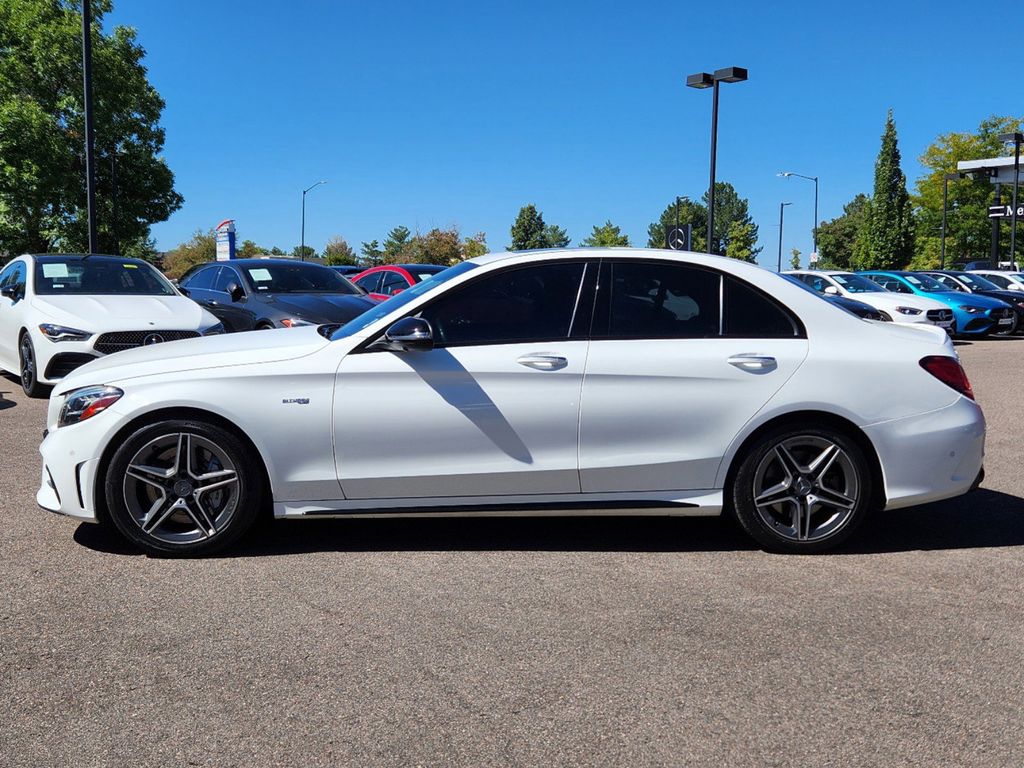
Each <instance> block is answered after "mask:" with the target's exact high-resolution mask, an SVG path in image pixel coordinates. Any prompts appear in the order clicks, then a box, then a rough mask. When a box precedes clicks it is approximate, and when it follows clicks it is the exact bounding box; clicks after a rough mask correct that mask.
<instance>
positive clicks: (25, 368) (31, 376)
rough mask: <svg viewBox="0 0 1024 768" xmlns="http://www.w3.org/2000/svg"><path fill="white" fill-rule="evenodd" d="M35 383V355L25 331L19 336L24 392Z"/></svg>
mask: <svg viewBox="0 0 1024 768" xmlns="http://www.w3.org/2000/svg"><path fill="white" fill-rule="evenodd" d="M35 383H36V355H35V350H33V349H32V339H30V338H29V337H28V334H27V333H26V334H25V335H23V336H22V337H21V386H22V387H23V388H24V389H25V391H26V392H28V391H29V390H31V389H32V387H33V386H34V385H35Z"/></svg>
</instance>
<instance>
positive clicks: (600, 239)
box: [580, 220, 629, 248]
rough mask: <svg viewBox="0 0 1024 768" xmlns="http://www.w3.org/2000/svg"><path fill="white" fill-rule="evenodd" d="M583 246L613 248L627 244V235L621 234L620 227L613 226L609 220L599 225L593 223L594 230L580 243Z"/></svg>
mask: <svg viewBox="0 0 1024 768" xmlns="http://www.w3.org/2000/svg"><path fill="white" fill-rule="evenodd" d="M580 244H581V245H582V246H583V247H585V248H615V247H622V246H627V247H628V246H629V236H628V235H624V234H622V229H621V228H620V227H617V226H615V225H614V224H612V223H611V221H610V220H609V221H606V222H605V223H604V224H602V225H601V226H597V225H596V224H595V225H594V231H593V232H591V233H590V237H588V238H587V239H586V240H584V241H583V242H582V243H580Z"/></svg>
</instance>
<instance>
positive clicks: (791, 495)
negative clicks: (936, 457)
mask: <svg viewBox="0 0 1024 768" xmlns="http://www.w3.org/2000/svg"><path fill="white" fill-rule="evenodd" d="M872 489H873V478H872V476H871V469H870V467H869V465H868V461H867V459H866V458H865V456H864V452H863V451H862V450H861V448H860V446H858V445H857V443H856V442H855V441H854V440H852V439H851V438H850V437H849V436H847V435H846V434H845V433H843V432H842V431H840V430H838V429H832V428H829V427H825V428H822V427H816V426H811V425H806V426H795V427H794V426H791V427H784V428H781V429H777V430H773V431H771V432H770V433H767V434H765V435H763V436H762V437H761V438H760V439H759V440H758V441H757V442H756V443H755V444H754V445H752V446H751V447H750V448H749V450H748V451H747V452H746V454H745V456H744V457H743V459H742V460H741V464H740V467H739V470H738V471H737V472H736V476H735V480H734V482H733V487H732V502H733V509H734V511H735V513H736V517H737V519H738V520H739V522H740V525H741V526H742V527H743V528H744V530H746V531H747V533H749V534H750V535H751V536H752V537H753V538H754V539H755V540H756V541H757V542H758V543H759V544H761V546H763V547H764V548H765V549H768V550H770V551H773V552H790V553H804V554H812V553H816V552H824V551H826V550H828V549H832V548H833V547H836V546H838V545H839V544H840V543H841V542H843V541H845V540H846V539H847V538H848V537H849V536H850V535H851V534H853V532H854V531H855V530H856V528H857V526H858V525H860V524H861V522H863V519H864V517H865V516H866V515H867V512H868V509H869V506H870V503H871V498H872Z"/></svg>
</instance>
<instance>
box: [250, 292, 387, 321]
mask: <svg viewBox="0 0 1024 768" xmlns="http://www.w3.org/2000/svg"><path fill="white" fill-rule="evenodd" d="M261 298H263V300H264V301H265V302H266V303H267V304H269V305H270V306H272V307H274V308H275V309H277V310H278V311H280V312H282V313H283V314H287V315H292V316H294V317H298V318H302V319H303V320H309V321H310V322H313V323H347V322H348V321H349V320H351V319H352V318H353V317H357V316H358V315H361V314H363V312H365V311H366V310H368V309H372V308H373V307H375V306H376V304H374V302H372V301H370V300H369V299H367V298H365V297H363V296H355V295H350V294H338V293H277V294H270V295H268V296H262V295H261Z"/></svg>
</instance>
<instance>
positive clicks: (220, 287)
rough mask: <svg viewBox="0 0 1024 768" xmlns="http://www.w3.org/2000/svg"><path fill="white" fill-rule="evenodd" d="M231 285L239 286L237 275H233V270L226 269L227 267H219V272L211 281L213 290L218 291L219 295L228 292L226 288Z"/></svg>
mask: <svg viewBox="0 0 1024 768" xmlns="http://www.w3.org/2000/svg"><path fill="white" fill-rule="evenodd" d="M232 283H235V284H236V285H240V284H241V283H240V282H239V278H238V275H237V274H235V270H233V269H228V268H227V267H221V270H220V272H218V273H217V277H216V278H214V281H213V290H215V291H220V292H221V293H227V292H228V286H229V285H231V284H232Z"/></svg>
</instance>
